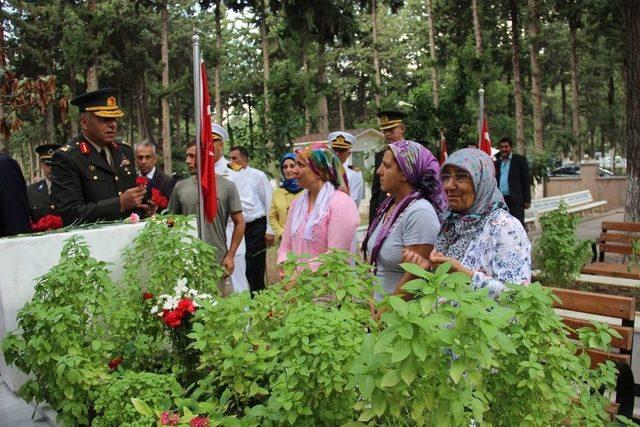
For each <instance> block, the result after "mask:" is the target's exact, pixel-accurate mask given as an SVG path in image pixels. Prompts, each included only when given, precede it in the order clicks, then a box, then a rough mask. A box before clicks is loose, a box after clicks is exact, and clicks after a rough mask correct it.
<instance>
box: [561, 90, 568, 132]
mask: <svg viewBox="0 0 640 427" xmlns="http://www.w3.org/2000/svg"><path fill="white" fill-rule="evenodd" d="M560 103H561V104H562V129H566V128H567V88H566V84H565V82H564V79H560Z"/></svg>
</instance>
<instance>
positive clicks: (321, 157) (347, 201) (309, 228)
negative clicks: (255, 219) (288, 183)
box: [278, 144, 360, 270]
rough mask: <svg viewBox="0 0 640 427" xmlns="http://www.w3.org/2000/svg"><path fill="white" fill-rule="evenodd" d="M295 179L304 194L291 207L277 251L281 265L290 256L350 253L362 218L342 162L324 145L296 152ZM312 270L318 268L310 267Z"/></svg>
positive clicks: (314, 265) (312, 265) (311, 263)
mask: <svg viewBox="0 0 640 427" xmlns="http://www.w3.org/2000/svg"><path fill="white" fill-rule="evenodd" d="M296 165H297V166H298V170H297V172H296V178H297V179H298V185H300V186H301V187H302V188H304V190H303V191H302V192H301V193H300V196H299V197H297V198H296V199H295V200H294V201H293V203H292V204H291V208H290V210H289V216H288V218H287V225H286V227H285V229H284V234H283V235H282V243H281V245H280V249H279V250H278V264H280V263H281V262H283V261H284V260H286V258H287V254H288V253H289V252H294V253H295V254H297V255H302V254H308V255H311V256H312V257H313V256H316V255H320V254H323V253H325V252H327V251H328V250H329V249H332V248H335V249H345V250H351V249H352V246H353V245H352V243H353V241H354V237H355V233H356V228H358V224H359V223H360V215H359V214H358V208H357V207H356V204H355V202H354V201H353V200H352V199H351V197H349V195H348V194H347V192H345V191H346V186H345V183H344V180H343V175H344V169H343V167H342V163H341V162H340V159H338V157H337V156H336V155H335V154H334V153H333V150H331V149H330V148H329V147H327V146H326V145H324V144H315V145H312V146H308V147H306V148H305V149H304V150H298V151H296ZM309 265H310V267H311V269H312V270H315V269H317V267H318V264H317V263H315V262H310V263H309Z"/></svg>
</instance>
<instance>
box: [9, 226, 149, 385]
mask: <svg viewBox="0 0 640 427" xmlns="http://www.w3.org/2000/svg"><path fill="white" fill-rule="evenodd" d="M143 227H144V224H143V223H139V224H117V225H105V226H102V227H100V228H94V229H76V230H72V231H68V232H64V233H49V234H44V235H40V236H25V237H14V238H3V239H0V337H2V338H4V337H5V335H6V334H7V332H11V331H13V330H14V329H15V328H16V327H17V323H16V315H17V313H18V311H19V310H20V309H21V308H22V307H23V306H24V304H25V303H27V302H28V301H30V300H31V298H32V297H33V293H34V284H35V279H37V278H38V277H40V276H42V275H43V274H45V273H47V272H48V271H49V270H50V269H51V267H53V266H54V265H56V264H57V263H58V261H59V259H60V253H61V252H62V247H63V245H64V241H65V240H67V239H68V238H70V237H71V236H73V235H81V236H84V238H85V240H86V242H87V243H88V244H89V248H90V250H91V256H93V257H94V258H96V259H97V260H99V261H105V262H109V263H112V264H111V265H108V266H107V268H108V269H109V271H110V273H111V277H112V279H114V280H118V279H120V277H122V274H123V268H122V261H121V253H122V250H123V249H124V248H125V247H126V246H127V245H128V244H129V243H131V242H132V241H133V239H134V238H135V237H136V235H137V234H138V232H139V231H140V230H141V229H142V228H143ZM0 375H1V376H2V377H1V379H2V381H4V382H5V383H6V384H7V386H8V387H9V388H10V389H11V390H14V391H15V390H17V389H18V388H19V387H20V386H21V385H22V384H23V383H24V382H25V381H26V380H27V377H26V375H24V374H23V373H22V372H20V371H19V370H18V369H16V368H15V367H13V366H7V365H6V363H5V361H4V355H1V354H0Z"/></svg>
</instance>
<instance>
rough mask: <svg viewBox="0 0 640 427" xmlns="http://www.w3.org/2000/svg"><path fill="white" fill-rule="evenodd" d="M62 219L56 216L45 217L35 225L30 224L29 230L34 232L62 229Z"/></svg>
mask: <svg viewBox="0 0 640 427" xmlns="http://www.w3.org/2000/svg"><path fill="white" fill-rule="evenodd" d="M62 225H63V224H62V218H60V217H59V216H58V215H45V216H43V217H42V218H40V219H39V220H38V221H37V222H36V223H35V224H31V229H32V230H33V231H35V232H39V231H49V230H56V229H58V228H61V227H62Z"/></svg>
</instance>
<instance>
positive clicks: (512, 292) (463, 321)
mask: <svg viewBox="0 0 640 427" xmlns="http://www.w3.org/2000/svg"><path fill="white" fill-rule="evenodd" d="M404 267H405V268H406V269H407V271H409V272H411V273H413V274H415V275H416V276H418V277H419V279H416V280H413V281H411V282H409V283H407V284H406V285H405V286H404V289H405V290H406V291H408V292H410V293H412V294H414V298H413V299H412V300H410V301H404V300H403V299H401V298H398V297H396V296H390V297H388V298H386V299H385V301H384V302H383V304H384V305H385V306H386V307H387V309H388V312H386V313H385V314H384V315H383V317H382V323H383V325H384V329H383V330H382V331H381V332H380V333H378V334H375V333H374V334H368V335H367V336H366V337H365V338H364V342H363V345H362V349H361V351H360V355H359V356H358V359H357V360H356V362H355V363H354V366H353V369H352V372H353V378H352V383H353V384H354V385H356V386H357V387H358V390H359V391H360V394H361V396H362V400H361V401H359V402H358V403H357V408H358V409H359V410H360V417H359V421H361V422H373V423H374V424H382V425H434V426H440V425H442V426H448V425H470V424H472V423H473V422H474V421H476V422H479V423H481V424H483V423H487V424H488V425H496V426H500V425H539V426H546V425H560V424H562V423H563V422H569V424H571V425H597V424H604V422H605V421H606V420H607V419H608V415H607V413H606V412H605V411H604V408H605V406H606V404H607V402H608V401H607V399H606V398H604V397H602V396H601V395H599V394H597V393H596V394H592V390H593V389H599V388H600V386H606V387H609V388H610V387H612V386H613V385H614V384H615V369H614V367H613V365H612V364H611V363H607V364H606V365H600V366H599V367H598V369H597V370H590V369H589V358H588V356H587V355H586V354H585V353H582V354H581V355H579V356H578V355H576V350H577V348H582V349H584V348H585V344H580V346H579V347H576V345H575V344H574V343H573V342H572V341H571V340H570V339H569V338H568V336H567V328H566V327H565V326H564V325H563V323H562V322H561V320H560V319H559V317H558V316H557V315H556V314H555V313H554V311H553V309H552V307H551V301H552V297H551V295H550V293H549V290H545V289H544V288H542V287H541V286H540V285H539V284H532V285H530V286H510V289H508V290H507V291H505V292H504V293H503V294H502V296H501V297H500V298H499V300H498V301H495V300H493V299H491V298H490V297H489V296H488V292H487V291H486V290H472V289H471V287H470V286H469V283H468V280H469V279H468V277H465V276H464V275H462V274H459V273H454V274H447V270H448V268H449V266H448V265H446V264H445V265H443V266H441V267H440V268H438V270H437V271H436V272H435V273H430V272H426V271H424V270H422V269H421V268H419V267H417V266H415V265H405V266H404ZM601 331H602V332H604V334H607V333H609V331H608V329H606V328H605V327H602V329H598V330H597V332H596V333H597V334H598V335H599V334H600V332H601ZM609 339H610V336H609ZM602 341H606V340H602Z"/></svg>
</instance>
